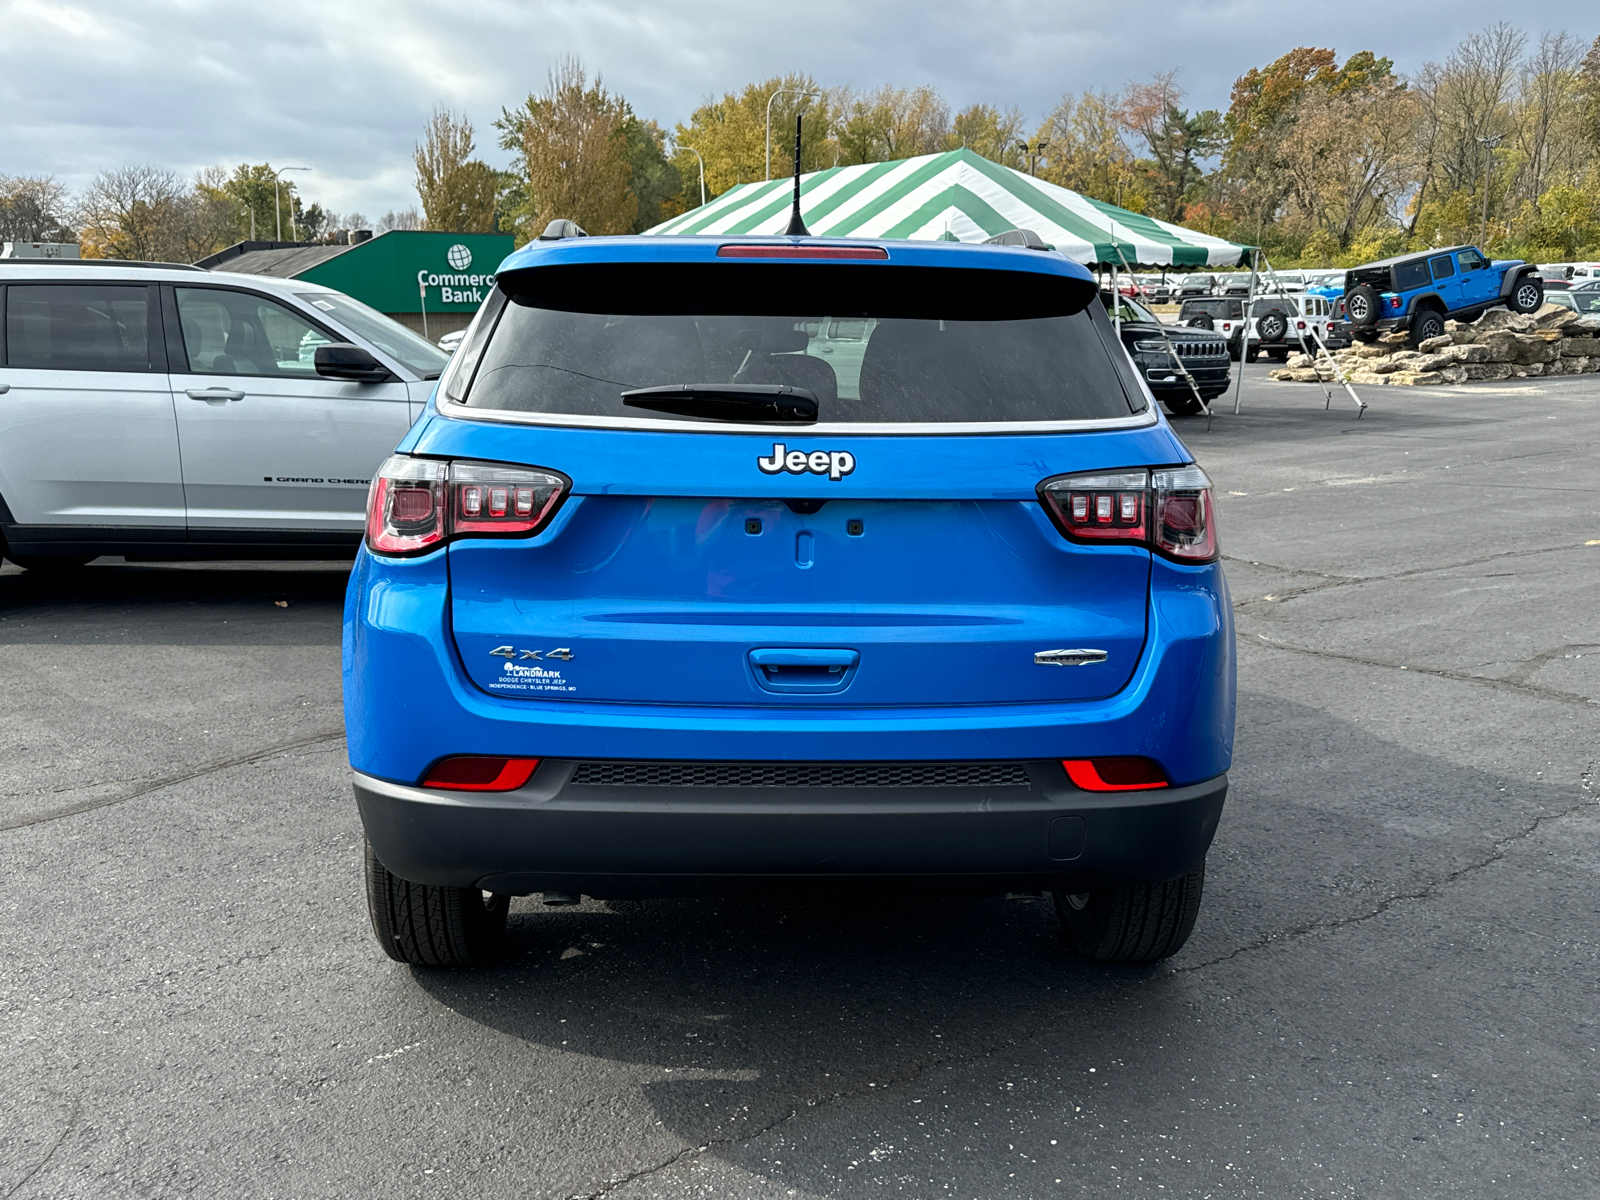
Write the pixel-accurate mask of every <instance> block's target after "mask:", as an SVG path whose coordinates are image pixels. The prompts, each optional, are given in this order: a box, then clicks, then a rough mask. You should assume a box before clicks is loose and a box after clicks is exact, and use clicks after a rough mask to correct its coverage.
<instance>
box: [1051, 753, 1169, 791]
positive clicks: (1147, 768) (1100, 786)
mask: <svg viewBox="0 0 1600 1200" xmlns="http://www.w3.org/2000/svg"><path fill="white" fill-rule="evenodd" d="M1061 765H1062V767H1063V768H1064V769H1065V770H1066V772H1067V778H1068V779H1070V780H1072V782H1073V783H1075V784H1076V785H1077V786H1078V787H1081V788H1082V789H1083V790H1084V791H1086V792H1142V791H1145V790H1146V789H1148V788H1164V787H1166V786H1167V776H1166V772H1164V771H1163V770H1162V769H1161V767H1160V766H1159V765H1158V764H1157V763H1155V762H1154V761H1153V760H1151V759H1148V758H1135V757H1131V756H1130V757H1118V758H1064V759H1062V760H1061Z"/></svg>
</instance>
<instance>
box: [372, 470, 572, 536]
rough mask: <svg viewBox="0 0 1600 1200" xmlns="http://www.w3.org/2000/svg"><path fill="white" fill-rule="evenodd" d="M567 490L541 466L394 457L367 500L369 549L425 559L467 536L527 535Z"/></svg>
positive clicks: (546, 518)
mask: <svg viewBox="0 0 1600 1200" xmlns="http://www.w3.org/2000/svg"><path fill="white" fill-rule="evenodd" d="M568 486H569V482H568V480H567V479H566V477H565V476H562V475H557V474H556V473H555V472H553V471H542V470H539V469H538V468H536V467H509V466H502V465H501V464H499V463H485V462H461V461H453V460H447V459H437V458H410V457H408V456H407V455H404V454H396V455H394V456H393V457H391V458H389V459H388V460H387V461H386V462H385V463H384V464H383V466H381V467H379V468H378V474H377V477H376V478H375V479H373V481H372V490H371V491H370V492H369V493H368V495H367V548H368V549H370V550H372V551H373V552H374V553H377V554H422V553H426V552H428V551H430V550H434V549H437V548H438V547H439V546H441V545H443V544H444V543H445V542H447V541H449V540H450V539H451V538H453V537H460V536H463V535H469V534H470V535H472V536H474V537H483V536H486V535H487V536H495V535H499V536H503V537H505V536H509V537H526V536H528V535H530V534H534V533H537V532H538V531H539V530H540V529H542V528H544V526H545V525H546V524H548V523H549V520H550V518H551V517H552V516H554V515H555V511H556V509H557V507H559V505H560V503H561V499H562V497H563V496H565V495H566V493H567V488H568Z"/></svg>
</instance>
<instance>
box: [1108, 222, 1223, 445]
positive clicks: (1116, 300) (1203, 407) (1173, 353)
mask: <svg viewBox="0 0 1600 1200" xmlns="http://www.w3.org/2000/svg"><path fill="white" fill-rule="evenodd" d="M1116 236H1117V235H1116V231H1115V230H1113V231H1112V233H1111V238H1112V241H1111V245H1112V248H1113V249H1115V250H1116V252H1117V257H1118V258H1120V259H1122V269H1123V270H1124V271H1126V272H1127V275H1128V283H1129V285H1130V286H1131V285H1132V283H1133V268H1132V267H1130V266H1128V260H1127V258H1126V257H1124V256H1123V253H1122V247H1121V246H1120V245H1118V244H1117V241H1116ZM1111 297H1112V299H1111V303H1112V304H1113V305H1114V306H1115V307H1114V308H1113V309H1112V311H1113V312H1120V311H1121V308H1122V305H1121V303H1120V301H1121V297H1120V296H1118V295H1117V290H1116V287H1115V286H1114V285H1113V287H1112V289H1111ZM1156 323H1157V326H1158V328H1159V329H1160V330H1161V340H1162V341H1163V342H1165V343H1166V346H1167V357H1169V358H1170V359H1172V361H1173V362H1175V363H1177V364H1178V370H1179V371H1180V372H1181V373H1182V374H1183V378H1184V381H1185V382H1186V383H1187V384H1188V385H1189V390H1190V391H1191V392H1193V393H1194V398H1195V401H1196V402H1197V403H1198V404H1199V405H1200V411H1201V412H1203V413H1205V414H1206V432H1207V433H1209V432H1211V405H1209V404H1207V403H1206V399H1205V397H1204V396H1202V395H1201V394H1200V385H1199V384H1198V383H1196V382H1195V381H1194V376H1193V375H1191V374H1189V368H1188V367H1186V366H1184V365H1183V359H1181V358H1180V357H1178V351H1177V349H1176V348H1175V347H1174V346H1173V344H1172V338H1171V337H1169V336H1168V335H1167V323H1166V322H1165V321H1163V320H1161V319H1160V318H1159V317H1157V318H1156ZM1117 341H1118V342H1119V343H1120V342H1121V341H1122V325H1121V322H1118V324H1117Z"/></svg>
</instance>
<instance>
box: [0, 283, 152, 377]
mask: <svg viewBox="0 0 1600 1200" xmlns="http://www.w3.org/2000/svg"><path fill="white" fill-rule="evenodd" d="M6 363H7V365H8V366H12V367H31V368H34V369H40V368H43V369H47V370H56V371H150V370H154V369H155V367H154V365H153V364H152V362H151V357H150V289H149V288H148V287H147V286H145V285H144V284H142V283H129V284H81V283H67V284H12V285H11V286H10V287H9V288H7V289H6Z"/></svg>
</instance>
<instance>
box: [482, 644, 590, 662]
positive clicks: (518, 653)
mask: <svg viewBox="0 0 1600 1200" xmlns="http://www.w3.org/2000/svg"><path fill="white" fill-rule="evenodd" d="M489 653H490V654H492V655H494V656H495V657H496V658H503V659H505V660H506V661H507V662H510V661H511V660H512V659H513V658H514V659H516V660H517V661H518V662H526V661H527V660H528V659H530V658H531V659H535V660H537V659H544V658H559V659H560V660H561V661H562V662H571V661H572V659H573V654H572V651H571V650H568V649H567V648H566V647H565V646H557V647H556V648H555V649H554V650H517V649H515V648H514V647H511V646H496V647H495V648H494V649H493V650H491V651H489Z"/></svg>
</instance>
